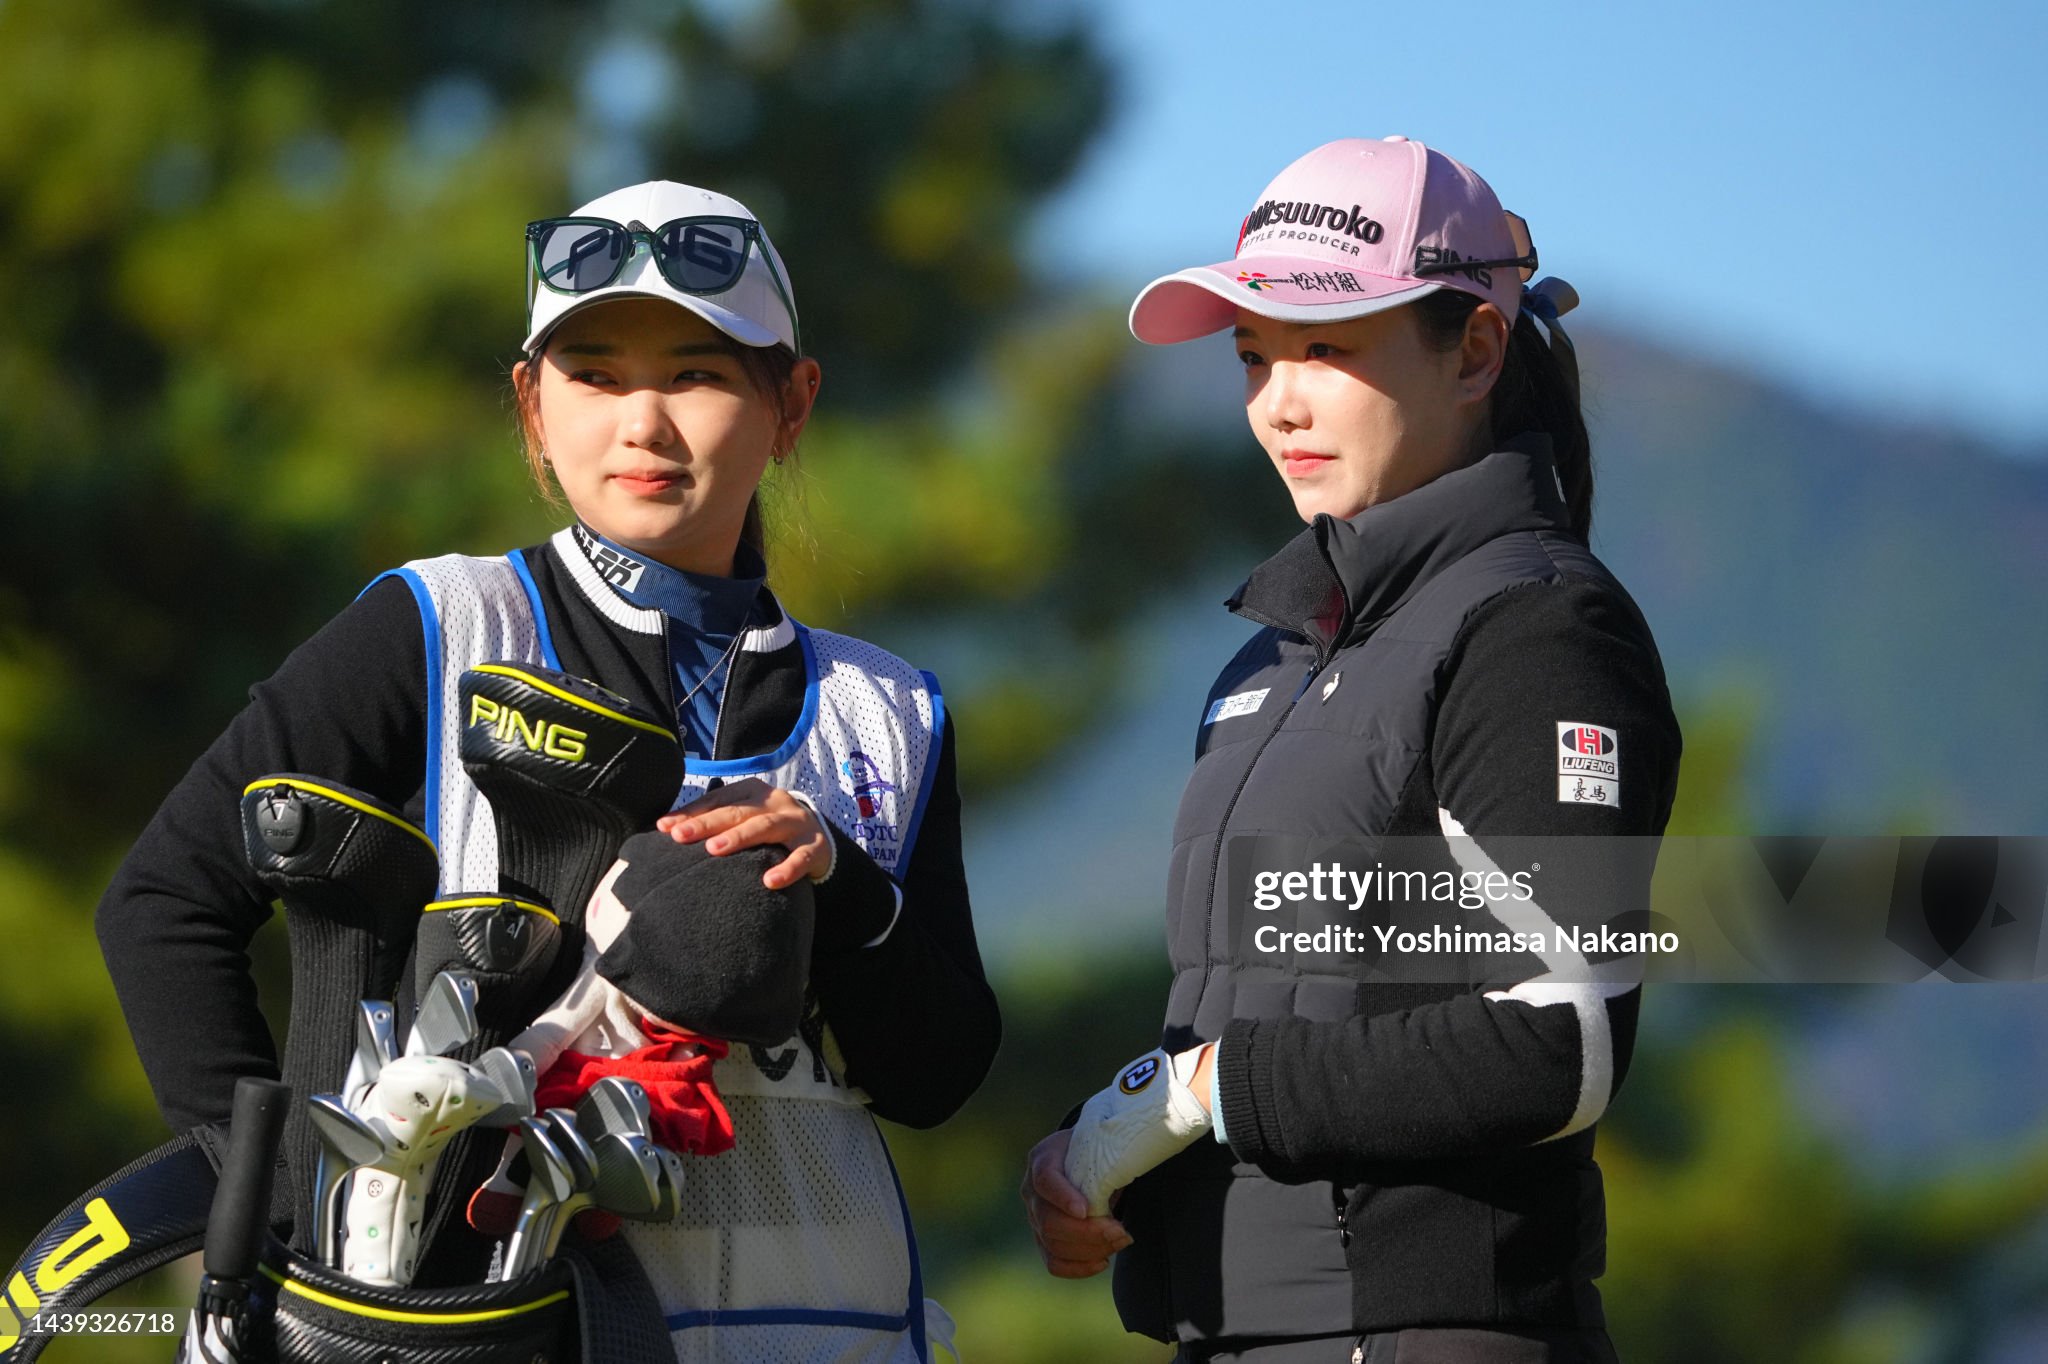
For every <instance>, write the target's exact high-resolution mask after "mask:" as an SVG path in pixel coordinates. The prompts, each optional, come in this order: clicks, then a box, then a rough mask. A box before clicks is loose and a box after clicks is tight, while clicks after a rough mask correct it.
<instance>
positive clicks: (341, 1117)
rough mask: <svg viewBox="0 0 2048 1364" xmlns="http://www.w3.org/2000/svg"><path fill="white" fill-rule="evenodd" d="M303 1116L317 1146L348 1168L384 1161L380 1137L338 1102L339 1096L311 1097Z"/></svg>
mask: <svg viewBox="0 0 2048 1364" xmlns="http://www.w3.org/2000/svg"><path fill="white" fill-rule="evenodd" d="M306 1116H307V1117H308V1118H309V1119H310V1120H311V1122H312V1124H313V1130H314V1132H316V1133H318V1134H319V1137H320V1144H321V1145H322V1146H325V1147H326V1148H327V1149H328V1150H330V1151H332V1152H334V1154H335V1157H336V1158H337V1159H338V1160H341V1161H344V1162H346V1163H347V1164H348V1165H350V1166H356V1165H374V1164H376V1163H377V1162H378V1161H380V1160H382V1159H383V1158H384V1154H385V1147H384V1135H383V1133H381V1132H379V1131H378V1130H377V1129H376V1128H375V1127H372V1126H371V1125H370V1124H369V1122H368V1121H366V1120H365V1119H363V1118H362V1117H360V1116H358V1115H357V1114H356V1113H354V1112H352V1111H351V1110H350V1109H349V1106H348V1105H347V1104H345V1103H343V1102H342V1101H341V1098H340V1096H339V1095H334V1094H315V1095H314V1096H313V1097H312V1098H310V1099H308V1100H306Z"/></svg>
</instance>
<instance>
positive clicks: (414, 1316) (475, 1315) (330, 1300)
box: [257, 1265, 569, 1326]
mask: <svg viewBox="0 0 2048 1364" xmlns="http://www.w3.org/2000/svg"><path fill="white" fill-rule="evenodd" d="M257 1268H258V1269H260V1270H262V1271H263V1277H264V1278H266V1279H269V1280H270V1281H271V1282H272V1283H274V1284H276V1285H278V1286H279V1287H280V1288H282V1289H284V1290H285V1292H287V1293H296V1294H298V1295H299V1296H300V1297H302V1298H308V1299H311V1300H312V1301H314V1302H317V1303H319V1304H320V1305H321V1306H322V1307H332V1308H334V1309H335V1310H336V1311H338V1312H347V1313H349V1314H350V1315H352V1316H358V1317H371V1318H374V1319H375V1320H377V1321H399V1322H405V1323H407V1324H409V1325H415V1326H462V1325H467V1324H470V1323H473V1322H479V1321H503V1320H504V1319H505V1318H507V1317H518V1316H524V1315H525V1314H526V1313H528V1312H536V1311H539V1310H540V1309H541V1308H543V1307H549V1306H552V1305H553V1304H555V1303H558V1302H561V1301H562V1300H563V1299H564V1298H567V1297H568V1296H569V1290H568V1289H566V1288H563V1289H557V1290H556V1291H555V1292H553V1293H550V1294H548V1295H547V1296H546V1297H544V1298H536V1299H534V1300H533V1301H532V1302H527V1303H521V1304H520V1305H519V1306H517V1307H493V1308H489V1309H487V1310H485V1311H479V1312H404V1311H400V1310H399V1309H397V1308H395V1307H372V1306H370V1305H369V1304H367V1303H360V1302H350V1301H349V1300H348V1299H346V1298H337V1297H335V1296H334V1295H333V1294H332V1293H323V1292H321V1291H320V1290H319V1289H317V1288H311V1287H308V1286H307V1285H305V1284H302V1283H300V1282H299V1281H298V1280H296V1279H287V1278H286V1277H285V1276H284V1275H282V1274H280V1273H278V1272H277V1271H276V1270H274V1269H272V1268H271V1267H270V1266H269V1265H258V1266H257Z"/></svg>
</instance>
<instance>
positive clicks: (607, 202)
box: [525, 180, 796, 355]
mask: <svg viewBox="0 0 2048 1364" xmlns="http://www.w3.org/2000/svg"><path fill="white" fill-rule="evenodd" d="M704 215H709V216H713V217H720V218H743V219H747V220H749V221H751V222H753V223H754V224H755V225H756V227H757V228H759V224H760V219H758V218H755V217H754V215H753V213H752V211H751V210H749V209H748V208H747V206H746V205H745V204H743V203H741V202H740V201H739V200H737V199H733V198H729V197H727V196H726V195H723V194H716V193H713V192H712V191H711V190H708V189H698V188H697V187H696V186H695V185H679V184H677V183H676V182H675V181H673V180H649V181H647V182H646V183H645V184H639V185H628V186H627V187H626V188H624V189H615V190H613V191H612V192H611V193H609V194H605V195H601V196H599V197H598V198H595V199H592V200H591V201H590V202H589V203H587V204H585V205H584V206H583V207H581V208H579V209H577V210H576V211H575V213H573V214H570V215H569V216H570V217H575V218H608V219H610V220H611V221H613V222H615V223H621V224H630V223H636V222H637V223H639V224H641V225H642V226H644V227H647V228H650V229H653V228H659V227H660V226H661V225H662V224H664V223H669V222H674V221H675V220H676V219H677V218H694V217H699V216H704ZM759 230H760V233H761V249H760V250H751V249H750V250H749V251H748V252H747V263H746V266H745V268H744V269H743V270H742V271H741V272H740V277H739V280H738V282H737V283H735V284H734V285H733V286H732V287H731V288H730V289H727V290H725V291H724V292H723V293H717V294H686V293H684V292H683V291H682V290H680V289H678V288H676V287H675V286H674V285H672V284H670V283H669V282H668V280H667V279H666V278H665V277H664V276H663V275H662V273H661V267H660V266H659V265H658V264H656V263H655V259H654V253H653V252H652V251H649V250H647V249H646V244H645V243H644V242H642V243H636V245H637V246H638V248H639V249H637V250H636V251H635V252H634V253H633V256H632V258H631V259H630V260H628V261H627V262H626V268H625V271H624V273H622V274H621V275H620V276H619V278H618V279H617V280H616V281H614V282H613V283H611V284H607V285H606V286H605V287H604V288H602V289H593V290H591V291H590V292H589V293H587V294H562V293H556V292H555V291H554V290H553V289H550V288H548V287H547V286H546V285H544V284H540V283H538V282H536V283H535V284H534V286H533V297H532V298H530V299H528V300H527V327H526V343H525V348H526V352H527V354H529V355H531V354H533V353H534V352H535V351H536V350H538V349H539V348H540V346H541V345H542V344H543V343H545V342H546V340H547V337H548V333H549V332H551V331H553V330H554V329H555V327H556V325H557V324H558V323H560V322H561V320H562V319H563V318H565V317H567V316H569V314H571V313H574V312H579V311H581V310H582V309H584V308H588V307H590V306H591V305H592V304H594V303H602V302H604V301H605V300H606V299H611V298H635V297H637V298H665V299H667V300H668V301H669V302H671V303H675V304H679V305H681V306H682V307H685V308H688V309H689V310H690V311H691V312H693V313H695V314H697V316H699V317H701V318H703V319H704V320H705V321H706V322H709V323H710V324H711V325H712V326H714V327H716V328H718V329H719V330H720V331H722V332H724V333H725V334H726V335H727V336H730V337H731V338H732V339H733V340H735V341H737V342H739V343H740V344H741V345H743V346H772V345H775V344H776V343H778V342H780V343H781V344H782V345H785V346H788V347H789V348H790V349H791V350H795V349H796V318H795V316H794V315H793V314H792V313H791V311H790V310H791V308H792V307H794V306H795V300H796V289H795V286H793V285H791V284H790V282H789V271H787V270H785V269H783V266H782V257H781V256H780V255H778V254H777V253H776V250H775V246H774V244H773V243H772V242H770V241H769V240H768V231H767V229H766V228H759ZM529 249H530V248H529ZM764 255H765V256H766V257H772V258H773V260H774V271H775V273H778V274H780V275H781V276H782V285H783V289H784V290H787V291H788V293H789V296H790V302H789V303H788V304H784V303H783V301H782V293H781V292H779V291H778V290H777V289H776V287H775V276H774V274H771V273H770V270H769V263H768V260H767V259H764Z"/></svg>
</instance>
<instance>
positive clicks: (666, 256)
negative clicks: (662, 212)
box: [655, 222, 747, 294]
mask: <svg viewBox="0 0 2048 1364" xmlns="http://www.w3.org/2000/svg"><path fill="white" fill-rule="evenodd" d="M655 245H656V248H657V249H658V250H659V251H660V253H661V270H662V273H663V274H665V275H667V276H668V279H669V283H671V284H673V285H675V286H676V287H677V288H678V289H686V290H688V291H689V292H691V293H693V294H715V293H718V292H720V291H721V290H725V289H730V288H731V287H732V286H733V285H734V284H735V283H736V282H737V281H738V280H739V277H740V272H741V271H742V270H744V269H746V265H747V237H746V233H745V232H744V231H743V230H741V229H740V228H738V227H735V226H734V225H732V224H731V223H689V222H683V223H670V224H668V225H667V226H666V227H664V228H662V229H661V231H659V232H658V233H656V234H655Z"/></svg>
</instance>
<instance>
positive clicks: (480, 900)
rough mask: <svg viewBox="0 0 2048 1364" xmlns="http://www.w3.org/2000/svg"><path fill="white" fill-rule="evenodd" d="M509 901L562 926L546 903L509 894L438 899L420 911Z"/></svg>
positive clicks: (467, 907) (474, 907)
mask: <svg viewBox="0 0 2048 1364" xmlns="http://www.w3.org/2000/svg"><path fill="white" fill-rule="evenodd" d="M507 902H510V903H511V904H515V905H518V906H519V907H520V908H521V909H525V910H531V911H532V912H533V913H535V914H538V915H540V916H541V917H542V918H544V919H546V920H547V921H548V922H550V923H552V924H554V925H555V926H556V927H557V928H559V927H561V924H562V921H561V919H560V918H559V917H558V916H557V915H556V914H555V912H554V911H553V910H552V909H549V908H548V907H547V906H546V905H537V904H534V903H533V902H532V901H531V900H515V899H513V898H512V897H511V896H509V895H468V896H464V897H463V898H461V899H459V900H436V901H434V903H432V904H430V905H428V906H427V907H426V908H425V909H423V910H421V911H420V913H422V914H432V913H433V912H434V911H435V910H437V909H476V908H478V907H479V906H482V905H502V904H505V903H507Z"/></svg>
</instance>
